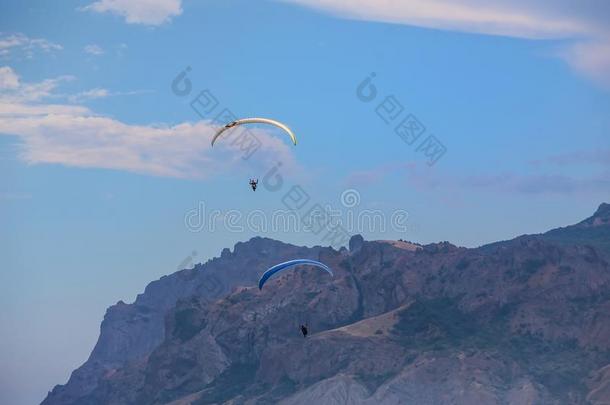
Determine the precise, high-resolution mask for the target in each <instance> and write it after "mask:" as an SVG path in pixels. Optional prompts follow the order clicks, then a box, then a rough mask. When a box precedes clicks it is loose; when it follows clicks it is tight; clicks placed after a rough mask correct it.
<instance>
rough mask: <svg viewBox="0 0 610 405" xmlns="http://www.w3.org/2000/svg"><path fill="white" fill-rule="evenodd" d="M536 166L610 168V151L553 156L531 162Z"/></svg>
mask: <svg viewBox="0 0 610 405" xmlns="http://www.w3.org/2000/svg"><path fill="white" fill-rule="evenodd" d="M530 163H531V164H532V165H534V166H539V167H540V166H545V165H553V166H573V165H587V166H589V165H600V166H606V167H610V149H596V150H581V151H574V152H571V153H564V154H560V155H553V156H549V157H546V158H544V159H538V160H533V161H531V162H530Z"/></svg>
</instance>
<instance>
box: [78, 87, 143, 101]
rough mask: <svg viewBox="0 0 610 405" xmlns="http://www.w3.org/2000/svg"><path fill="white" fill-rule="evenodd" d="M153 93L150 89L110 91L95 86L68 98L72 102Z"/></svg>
mask: <svg viewBox="0 0 610 405" xmlns="http://www.w3.org/2000/svg"><path fill="white" fill-rule="evenodd" d="M146 93H151V91H150V90H131V91H109V90H107V89H103V88H99V87H98V88H95V89H90V90H85V91H81V92H80V93H76V94H71V95H68V96H67V100H68V101H69V102H70V103H82V102H85V101H89V100H96V99H100V98H107V97H117V96H134V95H138V94H146Z"/></svg>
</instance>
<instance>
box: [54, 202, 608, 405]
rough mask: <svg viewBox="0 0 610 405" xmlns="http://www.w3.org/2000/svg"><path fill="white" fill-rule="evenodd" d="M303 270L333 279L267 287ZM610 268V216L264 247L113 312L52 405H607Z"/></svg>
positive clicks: (229, 254) (188, 274)
mask: <svg viewBox="0 0 610 405" xmlns="http://www.w3.org/2000/svg"><path fill="white" fill-rule="evenodd" d="M296 257H302V258H311V259H315V260H320V261H322V262H324V263H326V264H328V265H329V266H330V267H331V268H333V270H334V271H335V276H334V278H332V279H331V278H329V277H328V275H327V274H325V273H324V272H317V271H299V270H296V271H292V272H287V273H286V274H283V275H281V276H279V277H277V278H275V279H273V280H270V281H269V282H268V284H267V285H266V286H265V288H264V289H263V291H259V290H258V288H257V287H256V281H257V279H258V277H259V276H260V274H261V273H262V272H263V271H264V270H265V269H267V268H268V267H269V266H271V265H273V264H275V263H278V262H280V261H284V260H288V259H291V258H296ZM609 257H610V205H609V204H602V205H601V206H600V207H599V209H598V210H597V211H596V213H595V214H594V215H593V216H591V217H590V218H588V219H586V220H584V221H582V222H580V223H578V224H576V225H572V226H568V227H564V228H558V229H554V230H551V231H549V232H546V233H544V234H541V235H525V236H521V237H518V238H515V239H513V240H509V241H504V242H496V243H492V244H489V245H485V246H482V247H480V248H475V249H467V248H462V247H457V246H454V245H452V244H450V243H448V242H442V243H434V244H429V245H418V244H414V243H410V242H405V241H364V239H363V238H362V237H361V236H359V235H356V236H354V237H352V239H351V240H350V244H349V249H345V248H343V249H341V250H339V251H336V250H334V249H332V248H329V247H319V246H316V247H312V248H308V247H298V246H293V245H289V244H285V243H282V242H279V241H275V240H271V239H265V238H253V239H251V240H249V241H248V242H243V243H238V244H236V245H235V247H234V249H233V251H230V250H229V249H224V250H223V251H222V253H221V255H220V257H219V258H215V259H212V260H210V261H208V262H207V263H205V264H199V265H197V266H195V267H194V268H193V269H187V270H182V271H179V272H176V273H174V274H172V275H169V276H166V277H163V278H161V279H160V280H157V281H154V282H152V283H151V284H149V285H148V286H147V287H146V289H145V291H144V293H143V294H141V295H139V296H138V297H137V299H136V300H135V302H134V303H133V304H125V303H123V302H119V303H117V304H116V305H114V306H112V307H110V308H109V309H108V311H107V313H106V316H105V318H104V321H103V323H102V325H101V332H100V337H99V340H98V342H97V344H96V346H95V348H94V349H93V351H92V353H91V355H90V357H89V359H88V360H87V361H86V362H85V363H84V364H83V365H82V366H81V367H80V368H78V369H77V370H75V371H74V372H73V373H72V376H71V377H70V380H69V381H68V382H67V384H66V385H58V386H56V387H55V388H54V389H53V391H52V392H50V393H49V395H48V396H47V398H46V399H45V400H44V401H43V404H44V405H60V404H61V405H68V404H172V405H178V404H191V403H192V404H264V403H281V404H284V405H287V404H312V403H315V404H344V403H351V404H371V405H372V404H413V403H416V404H449V403H451V404H473V403H477V404H531V403H544V404H596V405H601V404H607V403H608V398H610V266H609V264H608V258H609ZM300 322H307V323H308V324H309V326H310V329H311V335H310V336H309V337H307V338H306V339H303V337H302V336H301V334H300V332H299V330H298V324H299V323H300Z"/></svg>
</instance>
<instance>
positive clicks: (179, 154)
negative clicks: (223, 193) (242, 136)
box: [0, 72, 296, 178]
mask: <svg viewBox="0 0 610 405" xmlns="http://www.w3.org/2000/svg"><path fill="white" fill-rule="evenodd" d="M12 73H13V74H14V72H12ZM60 82H61V79H49V80H46V81H44V82H41V83H22V82H19V85H18V87H17V89H12V90H11V91H10V93H9V94H7V91H0V134H9V135H16V136H18V137H19V138H20V140H21V153H20V157H21V158H22V159H23V160H24V161H26V162H28V163H30V164H43V163H56V164H62V165H67V166H75V167H88V168H105V169H115V170H124V171H129V172H135V173H142V174H148V175H154V176H168V177H182V178H206V177H208V176H210V175H212V174H213V173H216V172H217V169H218V167H221V166H222V167H223V168H225V169H227V170H231V169H239V168H241V169H242V170H243V166H244V165H246V162H244V161H243V160H242V159H241V156H242V155H243V152H242V151H241V150H240V146H239V145H238V144H236V143H233V142H232V141H230V140H227V141H226V142H221V144H220V145H218V147H215V148H214V150H213V151H212V148H211V146H210V140H211V137H212V135H213V134H214V133H215V131H216V130H217V126H215V125H213V124H212V123H211V122H209V121H200V122H197V123H190V122H185V123H180V124H177V125H152V124H151V125H132V124H128V123H125V122H122V121H120V120H117V119H114V118H111V117H105V116H101V115H99V114H96V113H95V112H93V111H91V110H90V109H88V108H86V107H83V106H76V105H70V104H47V103H45V101H46V99H49V98H55V97H56V95H55V94H53V93H52V92H51V91H50V90H49V88H51V89H53V88H55V87H56V86H57V85H58V83H60ZM44 83H53V86H51V87H49V86H48V85H44ZM30 88H45V89H46V90H45V92H37V93H36V96H35V97H32V95H31V94H32V93H31V92H30V91H29V90H28V89H30ZM22 90H23V91H24V93H25V94H22V93H21V91H22ZM101 93H103V92H100V94H101ZM256 136H257V138H258V139H259V140H260V142H261V143H262V147H261V148H260V149H259V151H257V152H256V159H252V160H253V161H252V162H248V163H247V164H248V165H250V170H252V167H251V165H253V164H258V165H261V168H262V167H263V166H265V167H269V166H271V165H272V164H275V163H276V162H277V161H278V160H279V161H281V162H282V163H283V168H285V169H286V170H288V171H290V170H294V169H295V168H296V163H295V160H294V157H293V155H292V152H291V150H290V148H289V147H288V145H286V144H285V143H284V142H282V141H281V140H279V139H278V138H277V137H274V136H272V135H270V134H268V133H266V132H256Z"/></svg>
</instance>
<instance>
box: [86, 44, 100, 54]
mask: <svg viewBox="0 0 610 405" xmlns="http://www.w3.org/2000/svg"><path fill="white" fill-rule="evenodd" d="M84 51H85V53H88V54H89V55H94V56H99V55H103V54H104V50H103V49H102V47H101V46H99V45H96V44H89V45H87V46H85V48H84Z"/></svg>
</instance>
